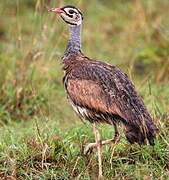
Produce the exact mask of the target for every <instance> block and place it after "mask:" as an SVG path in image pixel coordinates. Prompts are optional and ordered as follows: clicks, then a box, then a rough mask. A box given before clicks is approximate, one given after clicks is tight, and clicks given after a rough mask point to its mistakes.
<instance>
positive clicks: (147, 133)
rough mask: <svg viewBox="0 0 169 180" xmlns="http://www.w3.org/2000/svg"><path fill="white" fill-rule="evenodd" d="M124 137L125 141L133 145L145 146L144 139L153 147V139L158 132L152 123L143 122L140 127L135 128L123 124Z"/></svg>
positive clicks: (134, 126)
mask: <svg viewBox="0 0 169 180" xmlns="http://www.w3.org/2000/svg"><path fill="white" fill-rule="evenodd" d="M124 131H125V136H126V138H127V140H128V141H129V142H130V143H131V144H133V143H135V142H136V143H138V144H140V145H141V144H146V139H147V140H148V141H149V144H150V145H154V138H155V136H156V134H157V132H158V129H157V127H156V126H155V125H154V124H153V122H152V121H145V123H144V124H142V126H141V127H140V126H136V125H132V124H125V129H124Z"/></svg>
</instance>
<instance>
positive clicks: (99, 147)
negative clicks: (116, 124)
mask: <svg viewBox="0 0 169 180" xmlns="http://www.w3.org/2000/svg"><path fill="white" fill-rule="evenodd" d="M93 132H94V135H95V141H96V144H97V153H98V163H99V178H102V177H103V171H102V157H101V153H102V152H101V141H100V134H99V131H98V129H97V128H96V124H95V123H93Z"/></svg>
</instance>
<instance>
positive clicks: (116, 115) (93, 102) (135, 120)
mask: <svg viewBox="0 0 169 180" xmlns="http://www.w3.org/2000/svg"><path fill="white" fill-rule="evenodd" d="M49 11H51V12H54V13H56V14H58V15H59V16H60V17H61V18H62V19H63V20H64V21H65V22H66V23H67V24H68V25H69V32H70V39H69V42H68V45H67V48H66V50H65V53H64V56H63V58H62V63H63V70H64V72H65V76H64V78H63V82H64V86H65V89H66V92H67V97H68V100H69V102H70V104H71V105H72V107H73V109H74V110H75V112H76V113H77V114H78V116H80V118H83V119H86V120H88V121H90V122H91V124H92V126H93V131H94V134H95V143H90V144H88V145H87V146H86V148H85V152H87V151H88V150H89V149H90V148H94V147H96V148H97V150H98V161H99V177H102V174H103V172H102V158H101V146H102V145H104V144H109V143H112V142H115V141H116V140H117V137H118V131H117V123H118V122H121V123H122V124H123V125H124V133H125V136H126V138H127V140H128V141H129V142H130V143H135V142H136V143H138V144H145V143H146V140H148V141H149V143H150V144H151V145H153V144H154V137H155V134H156V133H157V131H158V129H157V128H156V126H155V125H154V123H153V121H152V118H151V116H150V114H149V113H148V111H147V109H146V107H145V105H144V103H143V101H142V99H141V98H140V97H139V96H138V94H137V92H136V91H135V88H134V85H133V84H132V83H131V81H130V80H129V79H128V77H127V75H126V74H124V73H123V72H122V71H121V70H120V69H119V68H117V67H115V66H112V65H108V64H106V63H104V62H101V61H97V60H94V59H91V58H88V57H86V56H84V54H83V53H82V52H81V39H80V33H81V26H82V21H83V16H82V13H81V11H80V10H79V9H77V8H76V7H74V6H64V7H62V8H52V9H50V10H49ZM100 122H101V123H107V124H110V125H113V126H114V128H115V135H114V137H113V139H110V140H105V141H101V140H100V135H99V131H98V130H97V128H96V124H97V123H100Z"/></svg>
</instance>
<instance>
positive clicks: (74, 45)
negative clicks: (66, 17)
mask: <svg viewBox="0 0 169 180" xmlns="http://www.w3.org/2000/svg"><path fill="white" fill-rule="evenodd" d="M80 33H81V25H79V26H69V34H70V37H69V42H68V45H67V48H66V50H65V53H64V56H68V55H70V54H75V53H77V52H79V51H80V49H81V39H80Z"/></svg>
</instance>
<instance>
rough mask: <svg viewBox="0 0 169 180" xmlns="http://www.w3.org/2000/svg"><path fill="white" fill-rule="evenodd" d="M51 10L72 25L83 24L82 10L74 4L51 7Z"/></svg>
mask: <svg viewBox="0 0 169 180" xmlns="http://www.w3.org/2000/svg"><path fill="white" fill-rule="evenodd" d="M48 11H49V12H54V13H56V14H58V15H59V16H60V17H61V18H62V19H63V20H64V21H65V22H66V23H67V24H69V25H70V26H79V25H80V24H82V20H83V15H82V13H81V11H80V10H79V9H78V8H76V7H74V6H69V5H68V6H64V7H62V8H51V9H49V10H48Z"/></svg>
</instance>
